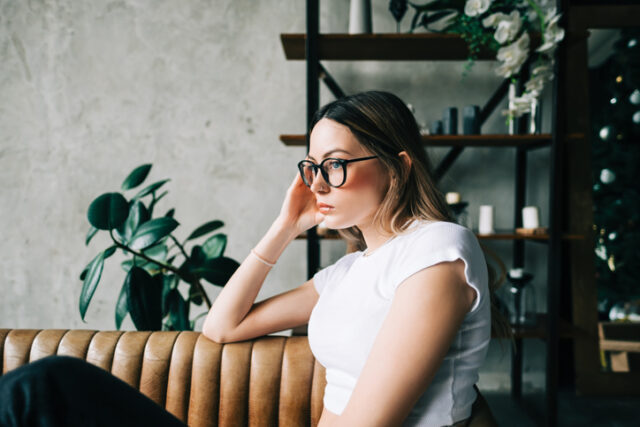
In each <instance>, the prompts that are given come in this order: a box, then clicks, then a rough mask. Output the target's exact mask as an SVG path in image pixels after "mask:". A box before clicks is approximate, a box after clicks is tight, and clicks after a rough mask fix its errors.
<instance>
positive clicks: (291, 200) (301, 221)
mask: <svg viewBox="0 0 640 427" xmlns="http://www.w3.org/2000/svg"><path fill="white" fill-rule="evenodd" d="M279 219H280V220H281V221H282V222H283V223H285V224H288V225H289V226H290V227H293V228H294V229H295V232H296V235H298V234H300V233H302V232H304V231H307V230H308V229H310V228H311V227H313V226H314V225H317V224H320V223H321V222H322V220H323V219H324V214H323V213H322V212H320V210H319V209H318V207H317V206H316V196H315V194H313V192H312V191H311V190H310V189H309V187H307V186H306V185H305V184H304V182H303V181H302V177H300V174H296V177H295V179H294V180H293V182H292V183H291V185H290V186H289V189H288V190H287V195H286V197H285V199H284V202H283V204H282V209H281V210H280V217H279Z"/></svg>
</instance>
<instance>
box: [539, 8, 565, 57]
mask: <svg viewBox="0 0 640 427" xmlns="http://www.w3.org/2000/svg"><path fill="white" fill-rule="evenodd" d="M559 20H560V15H556V11H555V9H553V10H551V11H549V12H548V13H547V15H546V16H545V19H544V21H545V23H546V28H545V29H544V34H543V41H544V43H543V44H542V46H540V47H539V48H537V49H536V51H537V52H541V53H546V54H549V55H550V54H552V53H553V51H554V50H555V49H556V47H558V43H560V42H561V41H562V39H563V38H564V29H562V28H560V27H559V26H558V21H559Z"/></svg>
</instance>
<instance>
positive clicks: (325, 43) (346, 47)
mask: <svg viewBox="0 0 640 427" xmlns="http://www.w3.org/2000/svg"><path fill="white" fill-rule="evenodd" d="M305 39H306V34H304V33H299V34H281V35H280V40H281V41H282V47H283V48H284V53H285V56H286V58H287V59H288V60H304V59H305ZM318 49H319V57H320V58H319V59H325V60H335V61H352V60H374V61H375V60H386V61H423V60H432V61H436V60H440V61H466V60H467V57H468V56H469V50H468V48H467V44H466V42H465V41H464V40H463V39H462V37H460V36H459V35H457V34H437V33H419V34H402V33H388V34H319V35H318ZM478 60H495V54H493V53H491V52H488V51H486V50H485V51H483V52H481V53H480V54H479V55H478Z"/></svg>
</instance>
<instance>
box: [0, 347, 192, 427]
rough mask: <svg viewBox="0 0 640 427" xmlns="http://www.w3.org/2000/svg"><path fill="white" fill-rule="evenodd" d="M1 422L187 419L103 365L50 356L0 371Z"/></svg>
mask: <svg viewBox="0 0 640 427" xmlns="http://www.w3.org/2000/svg"><path fill="white" fill-rule="evenodd" d="M0 426H2V427H5V426H6V427H9V426H34V427H54V426H56V427H57V426H60V427H62V426H88V427H90V426H138V427H139V426H168V427H173V426H176V427H184V426H185V424H183V423H182V422H181V421H180V420H178V419H177V418H176V417H174V416H173V415H172V414H170V413H169V412H167V411H166V410H165V409H164V408H162V407H160V406H159V405H157V404H156V403H155V402H154V401H152V400H151V399H149V398H148V397H146V396H145V395H143V394H142V393H140V392H139V391H138V390H136V389H135V388H133V387H131V386H130V385H129V384H127V383H125V382H124V381H122V380H120V379H118V378H116V377H115V376H113V375H111V374H110V373H108V372H106V371H105V370H103V369H100V368H98V367H97V366H94V365H92V364H90V363H88V362H85V361H84V360H81V359H78V358H75V357H66V356H51V357H47V358H44V359H41V360H38V361H36V362H33V363H30V364H28V365H25V366H21V367H20V368H17V369H14V370H13V371H11V372H8V373H7V374H6V375H3V376H0Z"/></svg>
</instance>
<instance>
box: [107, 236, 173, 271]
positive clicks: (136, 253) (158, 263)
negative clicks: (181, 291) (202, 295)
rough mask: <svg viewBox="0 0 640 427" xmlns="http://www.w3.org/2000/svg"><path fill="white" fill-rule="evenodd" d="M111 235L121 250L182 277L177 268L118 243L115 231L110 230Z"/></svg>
mask: <svg viewBox="0 0 640 427" xmlns="http://www.w3.org/2000/svg"><path fill="white" fill-rule="evenodd" d="M109 235H110V236H111V240H113V243H115V244H116V246H117V247H119V248H120V249H124V250H126V251H129V252H131V253H132V254H133V255H134V257H135V256H139V257H140V258H142V259H144V260H145V261H148V262H151V263H153V264H156V265H157V266H159V267H162V268H164V269H167V270H169V271H172V272H174V273H175V274H176V275H178V276H179V277H182V276H180V273H179V271H178V269H177V268H175V267H174V266H172V265H169V264H164V263H162V262H160V261H157V260H155V259H153V258H150V257H148V256H147V255H145V254H144V253H143V252H136V251H134V250H133V249H131V248H130V247H128V246H126V245H123V244H122V243H120V242H118V241H117V240H116V238H115V236H114V235H113V230H109ZM185 281H186V280H185Z"/></svg>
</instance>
